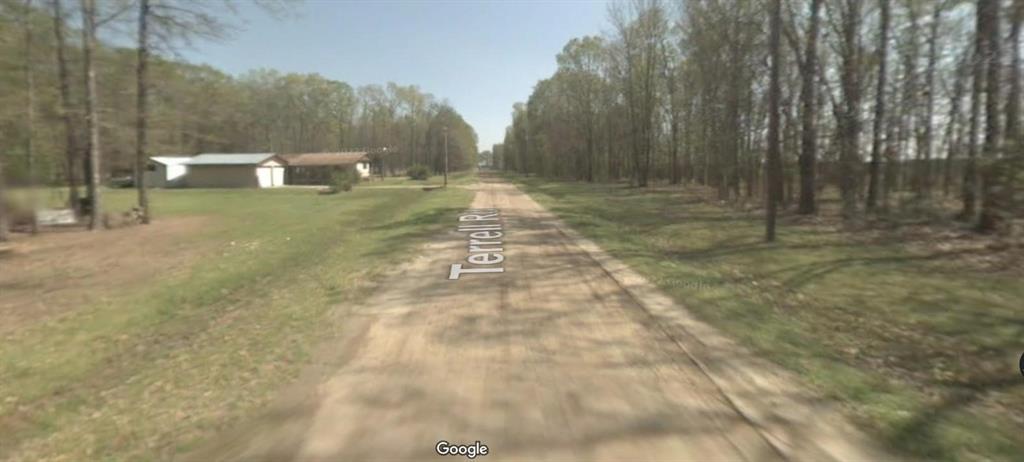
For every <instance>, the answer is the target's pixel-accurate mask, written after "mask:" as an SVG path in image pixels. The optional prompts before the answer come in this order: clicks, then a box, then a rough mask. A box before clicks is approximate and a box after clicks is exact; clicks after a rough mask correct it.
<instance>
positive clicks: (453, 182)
mask: <svg viewBox="0 0 1024 462" xmlns="http://www.w3.org/2000/svg"><path fill="white" fill-rule="evenodd" d="M474 181H476V174H475V173H474V172H452V173H451V174H450V175H448V185H449V186H465V185H468V184H471V183H473V182H474ZM442 184H444V177H443V176H441V175H434V176H432V177H430V178H427V179H426V180H413V179H410V178H409V177H405V176H394V177H392V176H389V177H384V179H383V180H381V179H379V178H376V177H374V178H373V179H371V180H370V181H365V182H363V183H360V186H361V187H364V188H378V187H395V186H403V187H412V188H415V187H431V186H440V185H442Z"/></svg>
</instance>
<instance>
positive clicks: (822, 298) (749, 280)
mask: <svg viewBox="0 0 1024 462" xmlns="http://www.w3.org/2000/svg"><path fill="white" fill-rule="evenodd" d="M516 181H517V182H518V183H519V184H520V186H521V187H522V188H524V189H525V190H526V191H527V192H528V193H530V195H531V196H532V197H534V198H535V199H536V200H537V201H539V202H540V203H542V204H543V205H545V206H546V207H548V208H549V209H550V210H552V211H553V212H555V213H556V214H558V215H559V216H561V217H562V218H563V219H564V220H565V221H566V222H567V223H569V224H570V225H572V226H573V227H574V228H575V229H577V230H578V231H580V232H581V233H583V234H584V235H586V236H587V237H589V238H591V239H593V240H594V241H596V242H597V243H599V244H600V245H602V246H603V247H604V248H605V249H606V250H607V251H609V252H610V253H612V254H613V255H615V256H616V257H618V258H620V259H622V260H624V261H626V262H627V263H628V264H629V265H630V266H632V267H633V268H634V269H636V270H637V271H639V272H641V273H642V274H644V275H645V276H646V277H647V278H648V279H650V280H651V281H652V282H653V283H656V284H657V285H658V286H659V287H660V288H662V289H663V290H664V291H665V292H666V293H668V294H670V295H671V296H672V297H674V298H675V299H676V300H678V301H679V302H681V303H682V304H683V305H685V306H686V307H687V308H688V309H690V310H692V311H693V312H694V313H695V314H696V315H697V316H699V317H700V318H702V319H703V320H704V321H706V322H709V323H710V324H712V325H714V326H716V327H718V328H719V329H721V330H722V331H724V332H726V333H728V334H730V335H731V336H732V337H734V338H736V339H738V340H740V341H741V342H743V343H745V344H746V345H747V346H748V347H750V348H751V349H752V350H754V351H755V352H756V353H758V354H761V355H764V356H765V357H767V358H769V359H771V360H773V361H774V362H777V363H778V364H781V365H783V366H784V367H786V368H788V369H791V370H793V371H796V372H797V373H799V374H800V375H801V376H803V377H804V379H805V380H806V381H807V382H808V383H809V384H811V385H812V386H814V387H816V388H817V389H818V390H820V391H821V392H822V393H823V394H825V395H826V396H829V397H831V398H834V399H837V400H839V401H840V402H842V403H844V404H845V405H846V406H847V408H848V409H849V411H850V413H851V414H852V415H853V416H854V418H855V420H857V421H858V422H859V423H860V424H862V425H863V426H864V427H866V428H867V429H868V430H869V431H870V432H872V433H873V434H875V435H876V436H877V437H879V438H880V439H881V440H883V441H884V442H885V443H887V444H888V445H889V446H890V447H892V448H894V449H895V450H897V451H899V452H901V453H903V454H907V455H911V456H916V457H921V458H927V459H946V460H1020V457H1021V454H1024V379H1022V378H1021V377H1020V373H1019V372H1018V371H1017V358H1018V357H1019V355H1020V354H1021V352H1022V351H1024V343H1022V342H1024V311H1021V300H1024V284H1021V281H1020V275H1019V274H1008V273H1007V272H1005V271H979V270H974V269H973V266H972V265H971V262H970V260H967V259H965V257H966V256H965V255H963V254H962V252H957V251H955V250H950V251H943V250H941V249H940V250H934V249H933V250H929V251H920V250H915V248H914V247H913V246H907V245H904V243H900V242H895V241H893V240H887V239H875V240H870V239H857V236H851V235H849V234H847V233H844V232H840V231H837V230H834V229H830V228H825V227H823V226H815V225H810V224H797V223H796V221H795V220H791V219H790V220H784V221H783V223H782V225H781V228H780V230H781V232H780V235H779V242H778V243H775V244H772V245H767V244H764V243H762V242H761V241H762V237H763V232H764V231H763V223H762V221H761V219H760V218H759V217H757V216H755V215H752V214H747V213H741V212H736V211H733V210H731V209H727V208H724V207H720V206H716V205H711V204H709V203H707V202H706V201H702V200H700V199H698V198H697V197H696V196H695V195H694V194H691V193H687V192H684V191H681V190H658V191H641V190H637V189H631V188H627V187H624V186H620V185H586V184H580V183H560V182H547V181H544V180H539V179H535V178H530V179H523V178H518V179H516Z"/></svg>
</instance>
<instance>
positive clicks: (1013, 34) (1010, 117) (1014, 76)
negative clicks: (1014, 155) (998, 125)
mask: <svg viewBox="0 0 1024 462" xmlns="http://www.w3.org/2000/svg"><path fill="white" fill-rule="evenodd" d="M1011 8H1012V10H1011V11H1010V13H1011V16H1010V38H1009V42H1010V75H1009V79H1010V94H1009V95H1007V98H1006V132H1005V136H1006V141H1007V142H1009V143H1012V144H1013V147H1014V148H1019V146H1020V141H1021V140H1020V97H1021V82H1020V66H1021V59H1020V27H1021V21H1022V20H1024V0H1014V2H1013V6H1012V7H1011Z"/></svg>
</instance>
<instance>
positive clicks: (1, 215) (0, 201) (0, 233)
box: [0, 152, 7, 242]
mask: <svg viewBox="0 0 1024 462" xmlns="http://www.w3.org/2000/svg"><path fill="white" fill-rule="evenodd" d="M4 190H5V185H4V154H3V153H2V152H0V242H4V241H6V240H7V208H6V207H4V204H6V203H7V202H6V201H5V199H4Z"/></svg>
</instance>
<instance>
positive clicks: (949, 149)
mask: <svg viewBox="0 0 1024 462" xmlns="http://www.w3.org/2000/svg"><path fill="white" fill-rule="evenodd" d="M970 56H971V51H970V49H966V50H964V56H963V57H962V58H961V59H960V60H959V62H958V63H957V67H956V77H955V79H956V80H955V81H954V82H953V95H952V96H951V97H950V103H949V122H948V123H947V125H946V139H947V145H946V161H945V162H944V165H943V172H942V194H943V196H948V195H949V192H950V190H951V189H952V183H953V162H954V161H955V160H956V155H957V153H958V152H959V151H960V147H961V145H962V143H963V139H962V138H961V136H960V133H961V132H962V129H961V128H960V126H961V125H963V123H962V122H960V116H961V114H960V112H961V111H960V105H961V103H962V100H963V95H964V80H966V79H967V69H968V67H967V66H968V59H970Z"/></svg>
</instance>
